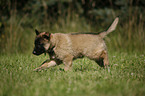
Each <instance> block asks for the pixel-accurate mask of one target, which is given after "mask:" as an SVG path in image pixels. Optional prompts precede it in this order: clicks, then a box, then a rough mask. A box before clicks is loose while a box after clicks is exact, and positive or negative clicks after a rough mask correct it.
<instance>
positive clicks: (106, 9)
mask: <svg viewBox="0 0 145 96" xmlns="http://www.w3.org/2000/svg"><path fill="white" fill-rule="evenodd" d="M117 16H118V17H119V18H120V21H119V24H118V26H117V29H116V30H115V31H114V32H112V33H111V34H109V35H108V37H106V38H105V41H106V43H107V46H108V50H110V51H126V52H140V53H144V49H145V0H0V54H13V53H30V54H31V53H32V49H33V47H34V44H33V42H34V38H35V32H34V29H38V30H40V31H46V32H50V33H58V32H61V33H70V32H101V31H104V30H106V29H107V28H108V27H109V26H110V24H111V23H112V21H113V19H114V18H115V17H117Z"/></svg>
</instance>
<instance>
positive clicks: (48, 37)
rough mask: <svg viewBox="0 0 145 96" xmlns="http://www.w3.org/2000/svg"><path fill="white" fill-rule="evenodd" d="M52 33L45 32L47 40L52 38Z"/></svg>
mask: <svg viewBox="0 0 145 96" xmlns="http://www.w3.org/2000/svg"><path fill="white" fill-rule="evenodd" d="M50 35H51V33H48V32H45V34H44V35H43V37H44V38H46V39H47V40H49V39H50Z"/></svg>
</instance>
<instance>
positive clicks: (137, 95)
mask: <svg viewBox="0 0 145 96" xmlns="http://www.w3.org/2000/svg"><path fill="white" fill-rule="evenodd" d="M47 58H48V57H47V56H46V57H45V56H44V55H42V56H39V57H36V56H32V55H28V54H27V55H24V54H23V55H20V54H19V55H18V54H15V55H3V56H2V55H1V56H0V76H1V78H0V96H40V95H42V96H58V95H59V96H68V95H70V96H74V95H75V96H90V95H91V96H143V95H144V94H145V90H144V89H145V84H144V82H145V79H144V73H145V56H144V55H143V54H140V55H139V54H134V53H131V54H128V53H121V54H120V53H119V52H117V53H113V52H109V59H110V65H111V69H110V70H111V72H110V73H108V72H107V70H105V69H103V68H100V67H99V66H98V65H97V64H96V63H95V62H93V61H91V60H88V59H87V58H83V59H78V60H75V61H74V62H73V69H72V71H69V72H64V71H63V70H62V69H63V67H64V65H63V64H62V65H60V66H56V67H53V68H50V69H48V70H43V71H41V72H33V69H34V68H36V67H38V66H39V65H40V63H42V62H43V61H44V60H46V59H47Z"/></svg>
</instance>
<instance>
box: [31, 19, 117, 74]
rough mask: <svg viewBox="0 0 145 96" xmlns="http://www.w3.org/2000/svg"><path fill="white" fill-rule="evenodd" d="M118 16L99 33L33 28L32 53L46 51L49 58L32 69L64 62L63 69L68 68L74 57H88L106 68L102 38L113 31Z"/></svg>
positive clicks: (105, 51) (37, 53) (44, 67)
mask: <svg viewBox="0 0 145 96" xmlns="http://www.w3.org/2000/svg"><path fill="white" fill-rule="evenodd" d="M118 21H119V18H118V17H117V18H115V20H114V21H113V23H112V25H111V26H110V27H109V28H108V30H107V31H104V32H101V33H100V34H97V35H94V33H93V34H91V33H90V34H89V33H87V34H75V33H72V34H70V33H69V34H64V33H55V34H52V33H48V32H42V33H40V32H39V31H37V30H35V32H36V39H35V48H34V50H33V54H34V55H41V54H42V53H48V54H49V55H50V60H49V61H45V62H44V63H43V64H42V65H41V66H40V67H38V68H36V69H34V70H35V71H40V70H42V69H46V68H49V67H52V66H56V65H59V64H61V63H63V64H64V66H65V67H64V70H65V71H67V70H70V69H71V67H72V61H73V60H74V59H76V58H82V57H84V56H85V57H88V58H89V59H91V60H94V61H95V62H96V63H98V64H99V65H100V66H102V67H105V68H108V65H109V60H108V53H107V47H106V44H105V42H104V40H103V38H104V37H105V36H106V35H107V34H109V33H110V32H112V31H114V30H115V28H116V26H117V24H118Z"/></svg>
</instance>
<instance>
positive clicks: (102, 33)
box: [99, 17, 119, 38]
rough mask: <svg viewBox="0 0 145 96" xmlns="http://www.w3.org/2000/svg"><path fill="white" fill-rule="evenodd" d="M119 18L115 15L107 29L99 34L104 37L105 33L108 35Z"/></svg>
mask: <svg viewBox="0 0 145 96" xmlns="http://www.w3.org/2000/svg"><path fill="white" fill-rule="evenodd" d="M118 21H119V18H118V17H116V18H115V20H114V21H113V23H112V24H111V26H110V27H109V28H108V30H107V31H104V32H101V33H100V34H99V35H100V36H101V37H102V38H104V37H105V36H106V35H108V34H109V33H110V32H112V31H114V30H115V28H116V26H117V24H118Z"/></svg>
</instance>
